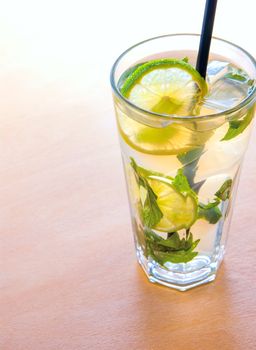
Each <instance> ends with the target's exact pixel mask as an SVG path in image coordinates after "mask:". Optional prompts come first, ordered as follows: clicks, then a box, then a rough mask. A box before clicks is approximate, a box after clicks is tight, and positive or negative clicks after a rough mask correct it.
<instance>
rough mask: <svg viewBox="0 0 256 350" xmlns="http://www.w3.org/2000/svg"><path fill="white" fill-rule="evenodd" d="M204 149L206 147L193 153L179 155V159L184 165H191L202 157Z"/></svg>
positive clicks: (192, 151)
mask: <svg viewBox="0 0 256 350" xmlns="http://www.w3.org/2000/svg"><path fill="white" fill-rule="evenodd" d="M203 149H204V147H198V148H194V149H192V150H191V151H188V152H184V153H180V154H178V155H177V158H178V160H179V161H180V162H181V163H182V164H183V165H187V164H190V163H191V162H194V161H195V160H197V159H198V157H200V156H201V155H202V152H203Z"/></svg>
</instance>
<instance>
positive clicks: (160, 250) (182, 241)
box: [145, 230, 200, 266]
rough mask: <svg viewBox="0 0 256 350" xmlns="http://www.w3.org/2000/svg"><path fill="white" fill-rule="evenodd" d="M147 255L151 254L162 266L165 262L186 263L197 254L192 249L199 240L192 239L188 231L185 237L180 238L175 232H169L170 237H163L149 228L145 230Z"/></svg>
mask: <svg viewBox="0 0 256 350" xmlns="http://www.w3.org/2000/svg"><path fill="white" fill-rule="evenodd" d="M145 236H146V245H147V256H151V257H152V258H153V259H154V260H155V261H156V262H158V263H159V264H160V265H162V266H164V264H165V263H166V262H171V263H175V264H179V263H187V262H189V261H191V260H192V259H194V257H196V256H197V254H198V252H195V251H194V249H195V248H196V247H197V245H198V243H199V242H200V240H199V239H197V240H196V241H194V240H193V234H192V233H191V232H190V233H189V234H188V235H187V237H186V238H180V236H179V234H178V233H177V232H173V233H171V234H170V237H168V238H167V239H164V238H162V237H160V236H158V235H157V234H155V233H154V232H152V231H150V230H146V231H145Z"/></svg>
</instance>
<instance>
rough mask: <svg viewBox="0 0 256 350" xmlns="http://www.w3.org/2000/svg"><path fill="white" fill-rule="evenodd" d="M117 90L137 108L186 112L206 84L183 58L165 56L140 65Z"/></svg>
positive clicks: (195, 101)
mask: <svg viewBox="0 0 256 350" xmlns="http://www.w3.org/2000/svg"><path fill="white" fill-rule="evenodd" d="M120 91H121V93H122V94H123V96H124V97H126V98H127V99H129V100H130V101H131V102H132V103H134V104H135V105H136V106H138V107H140V108H143V109H146V110H148V111H152V112H156V113H161V114H177V115H181V116H186V115H190V114H191V113H192V110H193V108H194V107H195V105H196V104H197V103H198V102H199V101H200V100H201V98H202V97H203V96H204V95H205V94H206V92H207V85H206V82H205V80H204V79H203V78H202V77H201V75H200V74H199V73H198V72H197V70H195V68H194V67H193V66H191V65H190V64H188V63H187V62H185V61H183V60H177V59H169V58H165V59H160V60H152V61H149V62H147V63H144V64H142V65H140V66H139V67H138V68H137V69H135V70H134V71H133V72H132V73H131V74H130V75H129V76H128V78H127V79H126V80H125V82H124V84H123V86H122V87H121V90H120Z"/></svg>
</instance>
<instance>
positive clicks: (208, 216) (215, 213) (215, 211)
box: [198, 199, 222, 224]
mask: <svg viewBox="0 0 256 350" xmlns="http://www.w3.org/2000/svg"><path fill="white" fill-rule="evenodd" d="M219 203H220V200H219V199H216V201H215V202H212V203H208V204H203V203H199V206H198V218H199V219H205V220H206V221H208V222H209V223H210V224H216V223H217V222H218V221H219V220H220V218H221V217H222V214H221V211H220V209H219V207H218V204H219Z"/></svg>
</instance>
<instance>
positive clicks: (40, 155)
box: [0, 1, 256, 350]
mask: <svg viewBox="0 0 256 350" xmlns="http://www.w3.org/2000/svg"><path fill="white" fill-rule="evenodd" d="M26 2H27V1H26ZM111 3H112V4H113V3H115V5H117V4H118V2H113V1H112V2H111ZM15 4H16V5H17V6H20V8H19V7H18V10H17V8H16V7H15V10H13V11H12V8H11V5H10V8H8V11H7V12H8V16H7V17H6V18H7V19H6V18H5V22H1V23H2V24H1V26H2V30H1V35H0V39H1V40H0V58H1V65H0V121H1V124H0V150H1V152H0V349H1V350H87V349H88V350H89V349H90V350H98V349H99V350H101V349H102V350H110V349H114V350H126V349H129V350H135V349H136V350H137V349H138V350H167V349H173V350H183V349H184V350H185V349H191V350H194V349H195V350H201V349H209V350H216V349H219V348H220V349H222V350H244V349H246V350H253V349H255V348H256V342H255V328H256V317H255V315H256V301H255V295H256V285H255V278H256V270H255V250H256V240H255V235H256V228H255V215H256V209H255V201H256V181H255V178H256V162H255V147H256V132H255V130H254V131H253V135H252V138H251V142H250V145H249V149H248V152H247V155H246V158H245V160H244V167H243V171H242V175H241V181H240V186H239V193H238V197H237V201H236V206H235V210H234V215H233V221H232V226H231V229H230V236H229V241H228V251H227V254H226V256H225V260H224V263H223V265H222V266H221V268H220V271H219V274H218V277H217V279H216V280H215V281H214V282H212V283H210V284H208V285H205V286H201V287H197V288H195V289H192V290H190V291H187V292H186V293H180V292H177V291H174V290H170V289H168V288H165V287H161V286H158V285H154V284H151V283H149V282H148V280H147V279H146V277H145V275H144V273H143V272H142V270H141V268H140V267H139V266H138V265H137V263H136V259H135V253H134V246H133V239H132V232H131V225H130V218H129V211H128V203H127V197H126V192H125V184H124V177H123V173H122V167H121V157H120V151H119V145H118V140H117V132H116V129H115V121H114V112H113V107H112V100H111V92H110V88H109V82H108V74H109V68H110V63H111V62H112V60H113V58H114V56H115V54H116V53H117V52H120V51H121V50H122V49H124V48H125V47H126V46H127V45H129V43H128V44H127V43H125V46H122V45H121V44H120V43H121V41H118V40H117V39H114V38H115V37H114V36H113V37H112V38H113V39H112V40H113V43H112V46H110V48H112V49H111V50H112V51H111V50H108V51H106V52H107V54H106V58H105V61H104V64H102V58H100V57H99V55H98V54H97V55H96V54H95V53H94V54H93V55H91V54H90V52H92V51H90V52H88V50H87V49H86V47H84V46H83V45H80V44H81V43H82V39H83V31H81V30H80V29H81V28H84V27H83V25H84V17H83V16H82V15H80V13H82V11H78V10H77V13H75V15H74V16H73V13H71V14H70V13H69V8H67V9H66V15H67V18H69V17H68V16H71V17H72V16H73V17H72V18H73V22H72V26H71V25H70V22H69V21H65V19H66V17H65V16H64V15H63V14H62V15H59V12H58V10H59V8H58V6H57V5H56V4H55V2H54V5H52V4H50V2H47V4H48V5H47V6H48V7H46V9H45V8H43V7H42V9H40V8H39V9H37V11H38V12H40V13H42V15H41V17H40V16H39V17H35V18H32V17H31V18H32V19H31V18H30V17H29V15H27V17H24V16H26V14H27V13H28V12H27V10H28V8H25V9H24V8H22V6H21V2H20V3H19V2H16V3H15ZM22 4H23V2H22ZM97 4H98V5H99V2H96V5H95V9H94V10H95V13H94V15H95V16H96V13H97V12H96V7H97ZM144 4H145V3H144ZM30 5H31V6H34V5H33V3H32V2H31V3H30ZM6 6H7V5H6ZM52 6H53V7H54V11H55V12H54V15H53V17H51V14H52V12H51V11H52ZM113 8H114V5H112V9H113ZM29 9H30V10H31V8H30V7H29ZM50 10H51V11H50ZM33 11H35V9H33ZM119 11H120V9H119ZM127 11H130V10H129V9H128V10H127ZM149 11H150V12H149V13H150V14H151V15H153V12H154V11H153V10H152V9H151V10H149ZM237 11H238V10H237ZM239 11H240V10H239ZM1 13H3V12H1ZM84 14H85V12H84ZM57 15H58V21H59V22H58V23H60V27H59V26H56V25H55V18H57V17H56V16H57ZM248 15H249V14H248ZM15 16H16V17H15ZM44 16H46V17H47V16H48V17H47V21H48V22H47V26H46V25H45V26H43V23H44V21H45V17H44ZM63 16H64V17H65V18H64V17H63ZM79 16H80V17H79ZM74 18H75V19H74ZM77 18H78V20H77V21H76V19H77ZM82 19H83V20H82ZM38 21H39V22H40V23H39V24H40V25H39V24H38V25H37V22H38ZM61 21H62V22H61ZM80 22H81V23H80ZM3 23H4V24H3ZM66 23H69V25H68V26H66ZM104 23H105V25H106V30H108V33H110V29H109V28H108V26H107V22H104ZM161 23H162V22H161ZM161 23H160V21H159V26H161ZM175 23H176V24H177V22H175ZM64 24H65V25H64ZM244 24H245V25H246V22H245V21H244ZM48 26H50V27H48ZM38 28H43V30H41V31H40V30H39V29H38ZM47 28H50V29H49V30H48V32H47V31H46V30H47ZM53 28H55V29H54V30H55V31H54V30H53ZM72 28H73V29H72ZM74 28H75V29H74ZM120 28H121V27H120ZM87 29H88V28H87ZM162 29H163V28H160V29H159V30H162ZM188 29H189V28H188ZM70 30H73V32H71V34H70ZM94 30H96V29H94ZM120 30H121V31H122V29H120ZM171 30H172V29H171ZM152 31H153V29H152ZM173 31H174V29H173ZM63 32H64V34H63ZM78 33H79V34H78ZM111 33H112V32H111ZM95 35H96V34H95ZM122 35H127V37H126V40H133V41H134V42H135V40H136V41H137V39H136V30H135V29H134V31H133V32H131V33H128V32H127V33H126V34H124V32H122ZM129 35H131V38H130V37H129ZM138 35H141V36H143V37H146V29H145V32H142V30H141V31H140V32H139V34H138ZM234 35H235V34H234ZM147 36H150V33H148V34H147ZM63 37H65V40H64V39H63ZM98 37H99V34H97V38H98ZM128 38H130V39H128ZM239 38H240V39H239ZM241 38H242V37H239V35H238V39H239V40H241ZM139 39H140V38H139ZM88 42H89V41H87V45H89V44H88ZM67 43H68V44H67ZM114 43H115V45H116V46H115V45H114ZM247 43H249V42H247ZM102 45H103V46H104V49H106V47H107V45H111V41H107V42H106V41H105V40H102ZM90 48H91V50H93V49H94V48H95V50H96V52H98V53H99V49H98V51H97V48H96V46H95V47H94V46H93V45H92V41H91V42H90ZM252 49H253V48H252ZM110 51H111V52H110Z"/></svg>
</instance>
